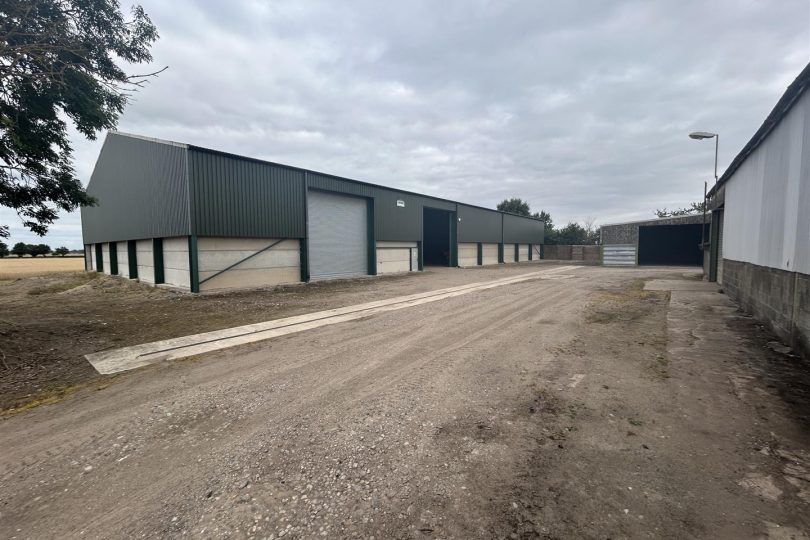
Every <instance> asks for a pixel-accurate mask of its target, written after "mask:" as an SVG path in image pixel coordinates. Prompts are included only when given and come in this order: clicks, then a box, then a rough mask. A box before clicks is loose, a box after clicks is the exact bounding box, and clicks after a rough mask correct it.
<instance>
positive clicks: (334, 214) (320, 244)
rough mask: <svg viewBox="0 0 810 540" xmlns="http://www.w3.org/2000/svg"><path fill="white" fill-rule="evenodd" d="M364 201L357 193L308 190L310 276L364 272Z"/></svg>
mask: <svg viewBox="0 0 810 540" xmlns="http://www.w3.org/2000/svg"><path fill="white" fill-rule="evenodd" d="M367 205H368V203H367V202H366V200H365V199H361V198H357V197H348V196H343V195H333V194H331V193H324V192H322V191H310V192H309V193H308V196H307V223H308V231H307V234H308V244H309V275H310V279H313V280H316V279H329V278H339V277H352V276H364V275H366V274H368V210H367Z"/></svg>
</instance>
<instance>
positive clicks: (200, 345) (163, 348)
mask: <svg viewBox="0 0 810 540" xmlns="http://www.w3.org/2000/svg"><path fill="white" fill-rule="evenodd" d="M578 268H580V267H579V266H557V267H554V268H552V269H549V270H541V271H538V272H530V273H527V274H521V275H518V276H512V277H508V278H503V279H497V280H493V281H484V282H477V283H469V284H466V285H460V286H457V287H449V288H446V289H438V290H435V291H428V292H424V293H417V294H411V295H407V296H398V297H395V298H388V299H386V300H378V301H375V302H367V303H365V304H357V305H354V306H346V307H342V308H337V309H329V310H325V311H317V312H314V313H307V314H305V315H297V316H294V317H285V318H283V319H276V320H272V321H266V322H261V323H255V324H248V325H244V326H236V327H233V328H226V329H223V330H215V331H213V332H204V333H201V334H193V335H190V336H183V337H178V338H172V339H165V340H161V341H154V342H152V343H144V344H142V345H135V346H132V347H124V348H121V349H114V350H110V351H102V352H97V353H93V354H88V355H86V356H85V358H86V359H87V360H88V361H89V362H90V364H92V366H93V367H94V368H95V369H96V371H98V372H99V373H101V374H105V375H106V374H111V373H119V372H121V371H128V370H131V369H136V368H139V367H142V366H146V365H149V364H154V363H155V362H159V361H163V360H176V359H179V358H186V357H189V356H193V355H196V354H202V353H206V352H211V351H216V350H221V349H227V348H229V347H235V346H237V345H244V344H246V343H254V342H257V341H263V340H266V339H271V338H274V337H278V336H283V335H287V334H293V333H296V332H303V331H305V330H311V329H314V328H319V327H321V326H326V325H330V324H338V323H342V322H347V321H352V320H356V319H360V318H362V317H368V316H369V315H373V314H376V313H383V312H386V311H394V310H398V309H403V308H407V307H412V306H418V305H421V304H427V303H429V302H436V301H438V300H443V299H445V298H452V297H455V296H461V295H464V294H468V293H471V292H475V291H480V290H485V289H492V288H495V287H501V286H504V285H511V284H513V283H520V282H523V281H529V280H535V279H545V278H556V279H558V278H564V277H568V276H567V275H566V274H565V273H566V272H570V271H573V270H576V269H578Z"/></svg>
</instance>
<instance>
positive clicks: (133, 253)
mask: <svg viewBox="0 0 810 540" xmlns="http://www.w3.org/2000/svg"><path fill="white" fill-rule="evenodd" d="M127 259H128V261H129V279H137V278H138V242H137V241H136V240H127Z"/></svg>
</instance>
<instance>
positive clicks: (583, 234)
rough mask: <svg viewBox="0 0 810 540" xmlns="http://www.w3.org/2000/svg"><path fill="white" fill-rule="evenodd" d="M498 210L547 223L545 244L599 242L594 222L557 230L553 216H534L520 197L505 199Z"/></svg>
mask: <svg viewBox="0 0 810 540" xmlns="http://www.w3.org/2000/svg"><path fill="white" fill-rule="evenodd" d="M497 209H498V210H500V211H501V212H510V213H512V214H518V215H521V216H527V217H533V218H536V219H540V220H542V221H543V222H544V223H545V227H544V236H545V240H544V241H543V243H544V244H571V245H586V244H595V243H596V242H597V241H598V240H599V229H597V228H596V227H594V224H593V220H587V221H586V222H585V223H584V224H582V225H580V224H579V223H576V222H574V221H571V222H569V223H568V224H567V225H566V226H565V227H562V228H560V229H555V228H554V220H553V219H552V218H551V214H549V213H548V212H546V211H545V210H540V212H535V213H533V214H532V211H531V206H530V205H529V203H528V201H524V200H523V199H521V198H519V197H512V198H511V199H504V200H503V201H501V202H500V203H498V206H497Z"/></svg>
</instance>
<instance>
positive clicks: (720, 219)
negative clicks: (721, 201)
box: [717, 210, 725, 285]
mask: <svg viewBox="0 0 810 540" xmlns="http://www.w3.org/2000/svg"><path fill="white" fill-rule="evenodd" d="M724 214H725V212H724V211H722V210H721V211H720V212H718V213H717V217H718V219H717V283H719V284H720V285H722V284H723V216H724Z"/></svg>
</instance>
